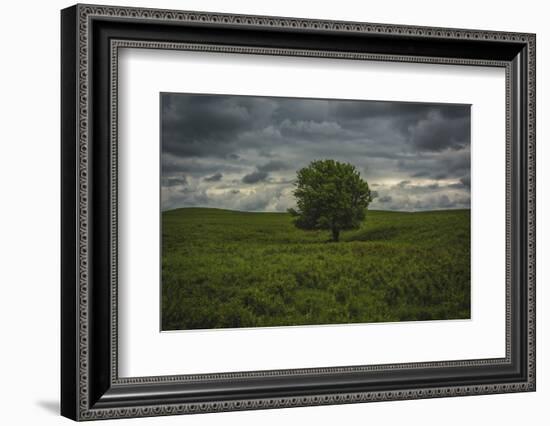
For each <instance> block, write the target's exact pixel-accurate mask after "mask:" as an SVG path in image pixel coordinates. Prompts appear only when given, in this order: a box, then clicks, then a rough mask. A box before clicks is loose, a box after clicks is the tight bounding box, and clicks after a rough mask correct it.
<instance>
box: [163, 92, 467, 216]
mask: <svg viewBox="0 0 550 426" xmlns="http://www.w3.org/2000/svg"><path fill="white" fill-rule="evenodd" d="M161 145H162V153H161V165H162V171H161V208H162V209H163V210H168V209H173V208H179V207H216V208H224V209H232V210H242V211H286V209H287V208H289V207H293V206H294V205H295V202H294V199H293V196H292V190H293V182H294V180H295V177H296V171H297V170H299V169H300V168H302V167H305V166H307V165H308V164H309V163H310V162H311V161H313V160H322V159H334V160H338V161H345V162H349V163H352V164H353V165H355V166H356V168H357V169H358V170H359V172H360V173H361V176H362V177H363V178H364V179H365V180H367V182H368V183H369V186H370V188H371V190H372V191H373V192H374V193H375V195H376V198H375V199H374V201H373V202H372V203H371V205H370V206H369V208H370V209H380V210H401V211H419V210H433V209H452V208H470V106H469V105H457V104H429V103H404V102H381V101H349V100H333V99H302V98H277V97H255V96H232V95H197V94H183V93H162V94H161Z"/></svg>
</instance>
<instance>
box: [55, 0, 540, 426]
mask: <svg viewBox="0 0 550 426" xmlns="http://www.w3.org/2000/svg"><path fill="white" fill-rule="evenodd" d="M535 43H536V38H535V35H534V34H523V33H510V32H495V31H479V30H464V29H449V28H431V27H414V26H404V25H387V24H370V23H358V22H336V21H323V20H309V19H297V18H280V17H267V16H244V15H229V14H217V13H203V12H187V11H170V10H156V9H141V8H129V7H107V6H97V5H76V6H73V7H70V8H67V9H64V10H63V11H62V12H61V51H62V75H61V81H62V85H61V86H62V93H61V100H62V121H61V134H62V141H61V142H62V152H61V157H62V184H61V190H62V218H61V220H62V236H61V237H62V253H61V254H62V283H61V287H62V288H61V321H62V328H61V337H62V342H61V344H62V348H61V349H62V350H61V355H62V357H61V367H62V368H61V370H62V374H61V385H62V389H61V413H62V415H64V416H66V417H68V418H71V419H73V420H94V419H106V418H123V417H142V416H160V415H171V414H188V413H205V412H219V411H231V410H247V409H265V408H280V407H294V406H312V405H313V406H314V405H323V404H345V403H356V402H369V401H384V400H403V399H417V398H438V397H446V396H466V395H480V394H491V393H505V392H524V391H534V390H535ZM121 48H136V49H141V48H144V49H161V50H190V51H199V52H202V51H209V52H225V53H238V54H257V55H270V56H273V57H279V56H298V57H315V58H331V59H350V60H368V61H389V62H405V63H407V62H408V63H427V64H452V65H462V66H471V65H478V66H490V67H499V68H503V69H504V70H505V73H506V96H505V97H506V151H507V152H506V204H507V209H506V210H507V211H506V229H505V230H503V232H505V233H506V342H505V345H506V351H505V353H506V355H505V357H503V358H490V359H489V358H488V359H473V360H457V361H434V362H416V363H400V364H376V365H354V366H326V367H323V368H307V369H290V370H289V369H285V370H268V371H266V370H262V371H250V372H227V373H224V372H219V373H212V374H195V375H171V376H151V377H119V373H118V363H119V358H118V337H119V336H118V318H117V312H118V311H117V306H118V303H119V300H118V293H117V288H118V287H117V259H118V255H119V253H118V240H117V232H118V216H117V201H118V186H117V179H118V175H117V161H118V151H117V117H118V112H119V111H118V98H117V90H118V84H119V78H120V76H118V74H117V72H118V53H119V49H121ZM503 214H504V213H503Z"/></svg>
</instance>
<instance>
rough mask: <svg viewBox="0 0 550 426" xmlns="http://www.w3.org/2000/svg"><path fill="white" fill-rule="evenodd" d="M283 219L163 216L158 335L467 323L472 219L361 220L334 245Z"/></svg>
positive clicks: (450, 214) (373, 214) (373, 216)
mask: <svg viewBox="0 0 550 426" xmlns="http://www.w3.org/2000/svg"><path fill="white" fill-rule="evenodd" d="M329 238H330V235H329V232H328V231H302V230H299V229H296V228H295V227H294V226H293V224H292V221H291V217H290V215H289V214H287V213H244V212H236V211H228V210H218V209H204V208H186V209H177V210H171V211H167V212H164V213H163V215H162V286H163V287H162V329H163V330H182V329H206V328H227V327H231V328H233V327H263V326H288V325H307V324H341V323H368V322H380V321H383V322H389V321H416V320H442V319H464V318H470V210H445V211H430V212H418V213H401V212H388V211H369V212H368V213H367V218H366V220H365V221H364V222H363V224H362V226H361V228H360V229H358V230H355V231H346V232H343V233H342V235H341V241H340V242H338V243H332V242H329Z"/></svg>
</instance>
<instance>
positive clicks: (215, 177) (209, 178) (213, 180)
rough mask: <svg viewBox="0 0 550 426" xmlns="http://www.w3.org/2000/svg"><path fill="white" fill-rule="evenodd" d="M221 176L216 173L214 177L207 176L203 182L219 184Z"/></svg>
mask: <svg viewBox="0 0 550 426" xmlns="http://www.w3.org/2000/svg"><path fill="white" fill-rule="evenodd" d="M222 177H223V175H222V174H221V173H216V174H215V175H212V176H208V177H205V178H204V181H205V182H219V181H220V180H222Z"/></svg>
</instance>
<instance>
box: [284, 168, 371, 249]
mask: <svg viewBox="0 0 550 426" xmlns="http://www.w3.org/2000/svg"><path fill="white" fill-rule="evenodd" d="M295 186H296V188H295V189H294V191H293V194H294V196H295V197H296V205H297V208H296V209H289V212H290V213H291V214H292V216H294V224H295V225H296V227H298V228H300V229H310V230H311V229H328V230H330V231H331V232H332V240H333V241H338V240H339V237H340V231H343V230H347V229H357V228H358V227H359V226H360V224H361V222H362V221H363V219H365V216H366V211H367V207H368V205H369V204H370V202H371V201H372V196H371V191H370V189H369V185H368V183H367V182H366V181H364V180H363V179H361V175H360V174H359V172H358V171H357V169H356V168H355V166H354V165H352V164H349V163H341V162H338V161H335V160H317V161H312V162H311V163H310V164H309V165H308V166H307V167H304V168H303V169H301V170H299V171H298V172H297V181H296V183H295Z"/></svg>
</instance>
